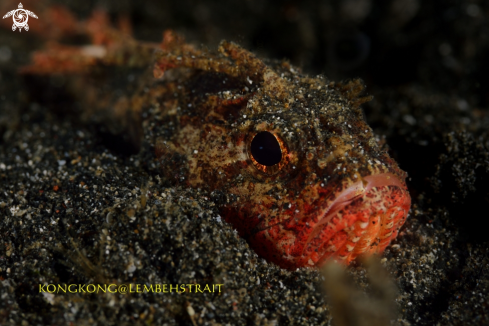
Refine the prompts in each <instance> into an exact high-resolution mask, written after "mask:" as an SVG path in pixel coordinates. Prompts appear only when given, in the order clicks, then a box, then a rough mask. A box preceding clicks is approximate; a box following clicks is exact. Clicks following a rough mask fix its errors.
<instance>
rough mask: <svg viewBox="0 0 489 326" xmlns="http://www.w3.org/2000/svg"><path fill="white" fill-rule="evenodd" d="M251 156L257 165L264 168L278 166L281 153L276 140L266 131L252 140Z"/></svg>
mask: <svg viewBox="0 0 489 326" xmlns="http://www.w3.org/2000/svg"><path fill="white" fill-rule="evenodd" d="M251 155H253V158H254V159H255V160H256V161H257V162H258V163H260V164H261V165H265V166H272V165H275V164H278V163H280V161H281V160H282V151H281V150H280V145H279V143H278V141H277V138H275V136H274V135H272V134H271V133H269V132H268V131H262V132H259V133H257V134H256V136H255V138H253V140H252V141H251Z"/></svg>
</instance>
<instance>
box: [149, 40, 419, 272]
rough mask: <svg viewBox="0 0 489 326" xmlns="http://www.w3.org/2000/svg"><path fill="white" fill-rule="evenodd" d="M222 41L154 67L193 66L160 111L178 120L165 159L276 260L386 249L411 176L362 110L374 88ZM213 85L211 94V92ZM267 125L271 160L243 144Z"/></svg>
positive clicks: (164, 140) (161, 145)
mask: <svg viewBox="0 0 489 326" xmlns="http://www.w3.org/2000/svg"><path fill="white" fill-rule="evenodd" d="M219 51H220V53H221V54H220V55H217V54H205V58H202V57H203V55H202V54H200V58H202V61H201V62H196V60H197V59H198V60H201V59H200V58H196V57H195V56H194V59H192V56H191V55H190V54H189V55H187V58H188V59H189V60H188V61H185V59H184V58H183V57H175V56H173V55H172V54H162V55H161V56H160V57H159V59H158V60H157V63H156V69H157V70H159V71H158V72H157V73H156V74H157V75H161V73H162V72H164V71H167V70H168V69H170V68H174V67H191V68H193V71H194V74H192V75H191V76H190V77H186V78H187V79H186V81H181V82H179V84H178V86H177V88H179V92H178V96H177V97H178V100H170V101H167V102H164V104H163V105H162V107H165V108H166V109H165V110H164V111H163V112H162V113H163V115H162V116H161V121H172V122H175V125H174V129H173V132H172V133H167V135H166V137H160V138H157V139H156V140H154V142H155V143H156V144H157V145H156V153H157V154H156V156H157V157H158V158H159V161H160V164H161V167H162V169H163V170H172V171H175V170H174V168H173V169H172V166H171V165H172V164H175V161H174V159H173V158H174V157H175V154H176V156H178V157H179V158H180V159H181V160H180V161H179V162H178V164H179V167H177V169H180V173H178V175H177V176H176V178H177V179H178V178H180V179H181V180H183V179H185V180H186V183H187V184H188V185H189V186H191V187H197V188H203V189H207V190H208V191H210V192H211V193H212V194H213V197H214V198H215V199H216V202H217V204H218V206H219V209H220V212H221V214H222V216H223V217H224V218H225V220H226V221H228V222H229V223H231V224H232V225H233V226H234V227H235V228H236V229H237V230H238V232H239V234H240V235H241V236H242V237H244V238H245V239H246V240H247V241H248V243H249V244H250V246H251V247H253V248H254V250H255V251H256V252H257V253H258V254H259V255H260V256H262V257H264V258H266V259H268V260H270V261H272V262H274V263H276V264H278V265H279V266H281V267H283V268H288V269H294V268H297V267H303V266H319V265H321V264H322V263H323V262H324V261H325V260H326V259H327V258H330V257H335V258H337V259H340V260H344V261H345V262H346V263H349V262H350V261H351V260H353V259H354V258H355V257H356V256H358V255H360V254H364V253H381V252H383V250H384V249H385V248H386V246H387V245H388V244H389V243H390V242H391V240H392V239H394V238H395V237H396V236H397V234H398V231H399V229H400V227H401V226H402V225H403V223H404V221H405V219H406V217H407V215H408V212H409V209H410V205H411V200H410V196H409V193H408V191H407V188H406V184H405V177H406V174H405V173H404V172H403V171H401V170H400V169H399V167H398V166H397V164H396V162H395V161H394V160H393V159H392V158H390V157H389V156H388V154H387V153H386V151H385V150H384V149H382V148H381V147H380V146H379V145H378V143H377V141H376V140H375V137H374V134H373V132H372V130H371V128H370V127H369V126H368V125H367V124H366V122H365V120H364V119H363V114H362V111H361V109H360V104H361V103H363V102H364V101H366V100H369V99H370V98H369V97H359V94H360V92H361V91H362V90H363V84H362V82H361V81H359V80H355V81H350V82H347V83H334V82H330V81H328V80H327V79H326V78H325V77H323V76H317V77H315V78H311V77H308V76H305V75H302V74H300V73H299V71H298V69H296V68H294V67H292V66H291V65H289V64H288V63H286V62H273V61H272V62H269V63H267V64H265V63H264V62H263V61H262V60H260V59H258V58H256V57H255V56H254V55H253V54H252V53H250V52H248V51H246V50H244V49H242V48H241V47H239V46H238V45H236V44H234V43H228V42H222V43H221V46H220V48H219ZM208 62H212V65H213V66H212V67H210V65H209V64H208ZM216 63H217V64H216ZM216 71H217V73H216ZM163 76H164V74H163ZM163 79H164V77H163ZM195 80H198V83H197V82H195ZM216 84H217V85H218V87H217V88H218V89H219V91H218V92H215V93H209V92H207V91H206V88H209V85H211V87H210V88H212V86H213V87H216V86H215V85H216ZM227 85H229V86H227ZM164 124H165V122H162V128H168V126H164ZM264 131H266V132H270V133H271V134H273V135H274V136H275V138H276V139H277V141H278V143H279V144H280V147H281V150H282V160H281V161H280V163H278V164H276V165H274V166H268V167H265V166H262V165H260V164H259V163H258V162H257V161H256V160H255V159H254V158H253V154H252V153H251V150H250V144H251V142H252V140H253V138H254V137H255V135H256V134H257V133H260V132H264Z"/></svg>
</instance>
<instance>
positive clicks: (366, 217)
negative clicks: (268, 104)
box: [247, 173, 411, 270]
mask: <svg viewBox="0 0 489 326" xmlns="http://www.w3.org/2000/svg"><path fill="white" fill-rule="evenodd" d="M318 189H324V188H323V187H319V185H318ZM329 194H334V196H335V197H332V196H326V197H322V198H320V199H319V201H317V202H315V203H311V205H310V209H308V210H305V211H304V212H302V213H300V214H303V215H302V216H300V217H299V218H294V217H293V216H291V217H289V218H287V219H285V220H283V221H280V222H279V223H273V224H272V225H268V226H267V227H264V228H262V227H257V228H255V230H254V231H255V232H253V233H252V234H251V236H250V237H249V238H247V240H248V242H249V243H250V245H251V246H252V247H253V248H254V249H255V251H256V252H257V253H258V254H259V255H260V256H262V257H265V258H266V259H268V260H270V261H272V262H274V263H276V264H277V265H279V266H281V267H282V268H286V269H289V270H294V269H296V268H298V267H313V266H316V267H320V266H321V265H322V264H323V263H324V262H325V261H326V260H328V259H330V258H333V257H334V258H335V259H336V258H337V259H338V260H342V261H343V262H345V263H347V264H348V263H349V262H350V261H351V260H353V259H355V258H356V257H357V256H358V255H360V254H364V253H381V252H382V251H383V250H384V249H385V247H386V246H387V245H388V244H389V243H390V242H391V240H392V239H394V238H395V237H396V236H397V233H398V230H399V228H400V227H401V226H402V225H403V224H404V221H405V219H406V217H407V213H408V211H409V208H410V206H411V198H410V196H409V193H408V191H407V188H406V184H405V183H404V181H403V180H402V179H401V178H400V177H399V176H397V175H395V174H393V173H381V174H374V175H369V176H366V177H361V178H359V180H358V181H353V182H352V181H351V180H350V181H349V182H348V183H347V184H342V185H339V186H338V187H337V188H336V191H333V192H332V193H331V192H329ZM292 209H293V208H292ZM297 214H299V213H297Z"/></svg>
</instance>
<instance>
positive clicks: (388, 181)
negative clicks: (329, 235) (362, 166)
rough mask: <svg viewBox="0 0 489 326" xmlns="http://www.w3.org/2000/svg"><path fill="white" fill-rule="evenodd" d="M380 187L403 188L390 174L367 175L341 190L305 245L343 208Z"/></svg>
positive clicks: (363, 224)
mask: <svg viewBox="0 0 489 326" xmlns="http://www.w3.org/2000/svg"><path fill="white" fill-rule="evenodd" d="M382 186H397V187H399V188H403V187H404V186H403V184H402V183H401V181H400V180H399V178H398V177H397V176H396V175H394V174H392V173H382V174H376V175H369V176H367V177H364V178H362V180H359V181H357V182H355V183H354V184H352V185H351V186H350V187H348V188H346V189H345V190H343V191H342V192H341V193H340V195H339V196H338V197H336V199H335V200H334V201H333V202H332V203H331V205H330V206H329V207H328V209H326V210H325V212H324V214H323V216H322V217H321V218H320V220H319V222H318V223H317V224H316V225H315V226H314V230H313V231H312V232H311V234H310V235H309V238H308V239H307V243H309V242H310V241H311V240H312V239H313V238H315V237H316V236H317V235H318V234H319V232H320V227H321V225H324V224H326V223H328V222H329V221H331V219H332V218H333V217H334V216H335V215H336V214H337V213H338V212H339V211H340V210H341V209H342V208H343V207H345V206H347V205H349V204H350V203H351V202H353V201H354V200H355V199H358V198H361V197H363V196H364V195H365V194H367V193H368V192H369V191H370V190H371V189H372V188H374V187H382ZM367 226H368V222H364V223H361V224H360V227H361V228H362V229H365V228H367Z"/></svg>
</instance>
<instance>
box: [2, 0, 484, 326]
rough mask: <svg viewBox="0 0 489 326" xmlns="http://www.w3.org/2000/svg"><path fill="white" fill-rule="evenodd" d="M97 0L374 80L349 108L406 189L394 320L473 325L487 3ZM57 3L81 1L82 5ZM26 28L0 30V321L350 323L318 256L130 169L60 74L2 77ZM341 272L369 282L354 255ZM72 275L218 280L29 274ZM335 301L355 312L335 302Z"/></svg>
mask: <svg viewBox="0 0 489 326" xmlns="http://www.w3.org/2000/svg"><path fill="white" fill-rule="evenodd" d="M376 3H377V2H376ZM103 4H104V5H105V6H106V8H107V9H108V10H109V12H111V13H112V14H114V15H116V14H117V13H119V12H124V11H125V12H130V14H131V18H132V19H133V21H134V22H135V26H134V28H135V34H136V35H137V36H138V37H139V38H143V39H151V40H155V41H157V40H158V39H159V38H160V36H161V31H162V30H164V29H165V28H169V27H171V28H174V29H176V30H177V31H180V32H182V33H184V34H185V35H186V36H187V37H188V39H189V40H191V41H194V42H197V43H205V44H206V45H208V46H209V47H214V46H215V44H217V43H218V42H219V41H220V39H222V38H227V39H230V40H236V41H238V42H240V43H241V44H243V45H244V46H246V47H248V48H251V49H253V50H254V51H256V52H257V53H260V54H263V55H267V56H269V57H273V58H278V59H280V58H282V57H288V58H290V59H291V60H292V62H293V63H296V64H299V65H302V66H303V67H304V69H305V70H306V71H309V72H311V73H314V74H317V73H320V72H324V73H326V75H328V76H331V77H334V78H340V79H341V78H347V77H354V76H359V77H362V78H363V79H364V80H365V81H366V83H367V86H368V91H369V93H370V94H372V95H374V96H375V99H374V100H373V101H372V102H370V103H368V104H366V105H365V115H366V118H367V120H368V121H369V123H370V125H371V126H372V127H373V128H374V130H375V131H376V133H377V134H378V135H379V141H380V142H382V143H385V146H387V147H388V149H389V152H390V153H391V155H392V156H394V157H395V158H396V159H397V160H398V162H399V163H400V166H401V168H403V169H404V170H406V171H407V172H408V173H409V178H408V186H409V190H410V192H411V196H412V199H413V206H412V211H411V214H410V217H409V219H408V220H407V222H406V224H405V226H404V227H403V228H402V229H401V232H400V234H399V237H398V238H397V239H396V240H395V241H394V242H393V244H392V245H391V246H390V247H388V249H387V250H386V252H385V255H384V256H383V257H382V265H383V266H385V267H386V268H387V270H388V271H389V273H390V275H391V279H392V280H393V282H394V284H396V286H397V287H398V293H397V294H396V296H395V304H394V305H395V306H396V307H397V308H396V309H397V310H396V309H394V315H393V318H394V320H395V324H399V325H409V324H413V325H435V324H438V325H487V324H489V315H488V313H489V307H488V302H487V293H489V274H488V273H489V266H488V264H489V255H488V252H489V248H488V247H489V243H488V241H487V239H488V236H487V227H486V224H487V223H485V219H487V216H488V215H487V207H489V186H488V185H489V154H488V147H489V135H488V131H489V113H488V112H489V110H488V107H489V97H488V96H487V94H488V93H487V89H488V86H489V85H488V84H489V83H488V80H489V79H488V78H487V72H489V69H488V68H489V66H488V65H489V64H488V63H487V60H486V58H488V57H489V24H487V22H488V21H489V20H488V18H489V4H488V3H486V2H483V1H471V2H464V1H431V2H429V3H427V2H426V1H424V2H423V1H416V0H409V1H408V0H405V1H403V0H393V1H380V2H378V3H377V6H374V5H373V1H368V0H350V1H346V0H345V1H334V2H331V3H327V2H324V3H322V4H316V2H313V1H303V2H293V1H291V2H287V4H284V5H283V6H282V7H272V6H270V5H267V4H264V3H263V2H258V1H255V2H251V1H249V2H243V1H240V2H238V1H229V2H227V4H226V5H220V4H219V3H218V2H217V1H216V2H213V1H207V2H205V3H199V4H197V5H191V2H190V1H179V2H175V3H165V4H159V2H148V3H147V5H146V6H142V5H136V4H134V5H130V4H129V3H125V4H124V5H116V4H115V2H114V3H112V2H110V1H108V2H104V3H103ZM69 5H70V6H71V9H72V10H74V11H75V12H76V13H78V14H79V15H80V17H83V16H84V15H85V16H86V15H87V14H88V13H89V12H90V11H91V10H92V8H93V7H94V5H93V4H91V3H89V4H88V5H86V4H84V3H82V2H77V1H70V2H69ZM2 6H3V5H2ZM189 8H190V9H189ZM12 9H14V8H12ZM31 32H32V31H29V32H28V33H25V32H22V34H19V33H13V32H12V31H11V30H8V29H7V30H6V29H3V30H1V31H0V136H1V138H0V185H1V187H0V216H1V220H0V324H1V325H31V324H32V325H48V324H49V325H51V324H52V325H67V324H70V323H71V324H76V325H84V324H87V325H92V324H98V325H110V324H114V325H122V324H144V325H152V324H155V325H162V324H165V323H166V324H168V325H171V324H180V325H218V324H221V325H227V324H229V325H242V324H247V325H255V324H260V325H282V324H291V325H292V324H293V325H296V324H306V325H329V324H331V323H333V324H335V321H336V324H337V325H340V324H341V321H342V320H347V322H346V323H343V324H341V325H347V324H348V325H359V324H362V323H361V322H359V320H360V319H362V316H364V315H363V314H365V312H363V314H362V312H361V311H351V310H347V309H343V310H342V309H341V308H342V306H338V307H337V306H335V307H333V308H334V309H332V307H331V306H330V305H328V304H327V301H326V298H327V297H328V295H329V296H338V294H337V293H339V292H338V291H331V292H330V293H329V294H327V295H326V296H325V295H324V294H323V292H322V290H321V287H322V283H323V281H322V277H323V276H322V275H321V274H319V272H317V271H314V270H306V269H304V270H302V269H301V270H297V271H294V272H289V271H285V270H281V269H280V268H278V267H276V266H274V265H272V264H268V263H267V262H265V261H264V260H263V259H261V258H259V257H257V256H256V255H255V253H254V252H253V251H252V250H251V249H250V248H249V247H248V245H247V244H246V242H245V241H243V240H242V239H240V238H239V236H238V235H237V233H236V232H235V231H234V230H233V229H232V228H231V227H230V226H229V225H227V224H226V223H225V222H223V221H222V220H221V218H220V217H219V212H218V211H217V210H216V208H215V206H214V205H213V203H212V201H211V199H210V196H209V194H206V193H204V192H200V191H198V190H195V189H186V188H183V187H169V186H168V185H167V183H166V182H165V180H163V179H162V178H161V177H160V176H159V175H158V174H157V173H155V171H154V169H150V168H147V164H146V161H145V157H146V156H145V153H144V149H143V152H142V153H140V154H135V155H129V154H128V153H127V152H125V151H123V150H120V148H124V143H122V145H119V146H112V145H113V144H112V143H113V142H114V141H120V142H123V139H122V138H117V137H112V136H109V135H107V133H106V132H101V131H100V126H97V125H94V124H89V123H82V122H79V121H78V120H79V119H77V117H78V115H79V112H80V111H82V110H83V108H80V107H79V105H78V104H77V103H76V102H74V101H73V100H72V99H71V98H70V97H69V96H67V95H66V94H65V92H64V89H63V80H62V79H60V78H46V79H44V84H43V85H42V88H41V87H40V85H41V84H40V82H39V79H35V78H27V77H21V76H19V75H18V74H17V73H16V71H17V68H18V67H19V66H21V65H23V64H26V63H27V62H28V60H29V53H30V51H31V50H33V49H35V48H38V47H39V46H41V44H42V40H40V38H39V37H38V36H36V35H35V34H33V33H31ZM41 89H42V91H41ZM111 144H112V145H111ZM143 148H144V147H143ZM162 175H163V173H162ZM347 274H348V275H349V277H350V278H352V279H353V280H354V283H353V284H354V286H353V288H357V289H360V290H361V291H362V292H366V293H368V294H369V295H370V296H373V297H375V295H376V286H375V278H374V279H373V280H369V279H368V278H367V275H368V273H367V269H366V268H365V266H364V264H363V263H361V262H356V263H354V264H353V265H352V266H351V267H349V268H348V269H347ZM331 275H332V276H331V277H334V276H333V274H331ZM336 277H337V276H336ZM386 282H387V281H386ZM88 283H95V284H97V283H115V284H129V283H133V284H138V283H139V284H155V283H168V284H169V283H172V284H176V283H179V284H182V283H184V284H193V283H195V284H217V283H218V284H223V285H222V291H221V293H217V291H216V292H214V293H180V294H177V293H171V294H170V293H166V294H162V293H140V294H136V293H133V294H100V293H99V294H88V293H84V294H79V293H73V294H55V295H51V294H42V293H39V284H88ZM338 284H340V282H338ZM352 291H353V290H352ZM352 293H353V292H352ZM344 295H345V296H346V297H347V298H348V296H350V294H349V293H345V294H344ZM351 297H352V300H353V297H354V295H351ZM332 299H333V300H332V301H331V302H333V303H334V302H338V300H336V301H335V300H334V299H335V298H332ZM336 299H338V298H336ZM386 304H387V303H386ZM377 309H379V311H380V310H381V309H380V308H377ZM374 310H375V309H374ZM331 311H333V312H334V313H336V314H337V315H336V316H337V317H336V318H335V319H332V317H331ZM338 314H339V315H338ZM348 314H350V315H354V316H355V317H356V318H350V319H348V318H346V319H345V318H340V317H341V316H343V317H344V316H348ZM340 315H341V316H340ZM365 318H367V317H365ZM364 320H367V319H364ZM367 324H368V323H366V322H365V321H364V322H363V324H362V325H367Z"/></svg>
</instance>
